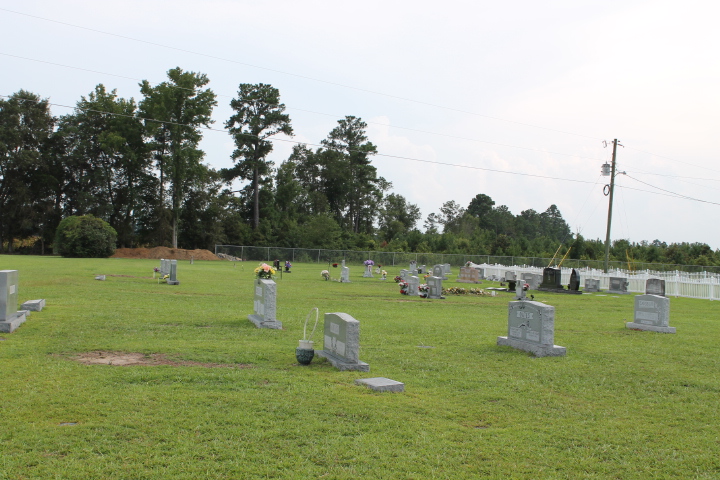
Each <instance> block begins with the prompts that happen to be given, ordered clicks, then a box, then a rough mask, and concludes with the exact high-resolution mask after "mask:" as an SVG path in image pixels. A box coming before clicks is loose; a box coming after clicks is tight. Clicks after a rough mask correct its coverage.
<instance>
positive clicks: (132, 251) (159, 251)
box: [111, 247, 220, 260]
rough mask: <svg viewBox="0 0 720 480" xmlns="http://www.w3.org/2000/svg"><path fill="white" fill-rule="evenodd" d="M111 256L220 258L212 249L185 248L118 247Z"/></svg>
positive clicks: (173, 258) (185, 258)
mask: <svg viewBox="0 0 720 480" xmlns="http://www.w3.org/2000/svg"><path fill="white" fill-rule="evenodd" d="M111 258H146V259H156V260H159V259H161V258H166V259H169V260H190V258H194V259H195V260H220V259H219V258H218V257H217V255H215V254H214V253H212V252H211V251H210V250H203V249H196V250H185V249H183V248H168V247H154V248H118V249H117V250H115V254H114V255H113V256H112V257H111Z"/></svg>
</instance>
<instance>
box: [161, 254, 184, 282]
mask: <svg viewBox="0 0 720 480" xmlns="http://www.w3.org/2000/svg"><path fill="white" fill-rule="evenodd" d="M165 276H168V278H167V279H166V281H167V284H168V285H180V282H179V281H178V279H177V260H168V259H165V258H162V259H160V278H163V277H165Z"/></svg>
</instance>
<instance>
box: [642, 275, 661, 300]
mask: <svg viewBox="0 0 720 480" xmlns="http://www.w3.org/2000/svg"><path fill="white" fill-rule="evenodd" d="M645 294H646V295H660V296H661V297H664V296H665V280H663V279H661V278H648V279H647V281H646V282H645Z"/></svg>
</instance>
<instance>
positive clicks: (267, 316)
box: [248, 278, 282, 329]
mask: <svg viewBox="0 0 720 480" xmlns="http://www.w3.org/2000/svg"><path fill="white" fill-rule="evenodd" d="M253 285H254V287H255V298H254V302H253V310H254V311H255V313H254V314H252V315H248V319H249V320H250V321H251V322H253V323H254V324H255V326H256V327H258V328H275V329H281V328H282V323H281V322H279V321H278V320H277V319H276V318H275V312H276V308H275V305H276V299H277V285H276V284H275V282H274V281H273V280H269V279H266V278H263V279H258V280H257V281H256V282H255V283H254V284H253Z"/></svg>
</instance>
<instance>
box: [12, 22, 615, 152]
mask: <svg viewBox="0 0 720 480" xmlns="http://www.w3.org/2000/svg"><path fill="white" fill-rule="evenodd" d="M0 10H2V9H0ZM0 55H4V56H8V57H13V58H18V59H21V60H28V61H31V62H38V63H45V64H48V65H53V66H56V67H63V68H70V69H74V70H80V71H84V72H90V73H98V74H100V75H108V76H112V77H117V78H123V79H126V80H133V81H136V82H142V81H143V79H139V78H133V77H127V76H125V75H118V74H114V73H107V72H99V71H97V70H90V69H86V68H81V67H74V66H70V65H64V64H61V63H55V62H48V61H45V60H37V59H34V58H27V57H21V56H19V55H12V54H9V53H3V52H0ZM157 83H158V82H155V84H157ZM168 86H169V87H172V88H177V89H180V90H186V91H194V90H193V89H191V88H186V87H181V86H179V85H168ZM216 95H217V96H218V97H224V98H233V96H232V95H224V94H220V93H216ZM270 105H271V104H270ZM275 106H277V104H275ZM286 108H287V109H288V110H295V111H299V112H305V113H311V114H314V115H323V116H327V117H333V118H339V117H340V118H341V117H343V115H335V114H331V113H322V112H315V111H313V110H305V109H302V108H296V107H286ZM365 123H367V124H368V125H378V126H383V127H389V128H396V129H400V130H406V131H411V132H416V133H423V134H427V135H436V136H439V137H445V138H453V139H456V140H466V141H470V142H477V143H484V144H488V145H497V146H500V147H508V148H516V149H520V150H529V151H531V152H540V153H549V154H552V155H562V156H567V157H573V158H578V159H582V160H593V161H596V162H599V161H601V160H600V159H597V158H592V157H583V156H580V155H576V154H574V153H560V152H552V151H548V150H542V149H538V148H531V147H520V146H518V145H510V144H507V143H499V142H491V141H488V140H478V139H476V138H469V137H461V136H458V135H449V134H446V133H437V132H431V131H427V130H419V129H416V128H410V127H402V126H398V125H389V124H386V123H379V122H370V121H367V122H365Z"/></svg>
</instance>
